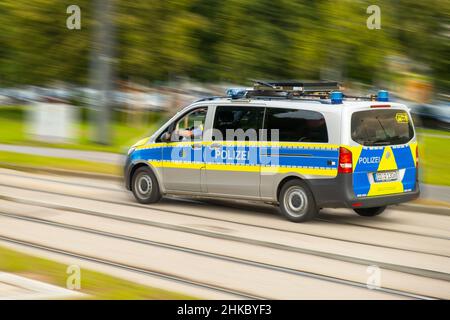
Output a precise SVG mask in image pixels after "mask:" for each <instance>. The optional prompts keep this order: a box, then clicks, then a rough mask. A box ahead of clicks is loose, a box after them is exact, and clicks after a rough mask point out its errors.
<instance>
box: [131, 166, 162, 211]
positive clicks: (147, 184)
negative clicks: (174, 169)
mask: <svg viewBox="0 0 450 320" xmlns="http://www.w3.org/2000/svg"><path fill="white" fill-rule="evenodd" d="M132 191H133V194H134V197H135V198H136V200H137V201H138V202H140V203H144V204H148V203H155V202H158V201H159V200H160V199H161V192H160V191H159V185H158V181H157V180H156V177H155V174H154V173H153V172H152V170H150V168H147V167H142V168H139V169H137V170H136V172H135V173H134V175H133V180H132Z"/></svg>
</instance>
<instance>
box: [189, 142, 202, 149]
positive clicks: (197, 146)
mask: <svg viewBox="0 0 450 320" xmlns="http://www.w3.org/2000/svg"><path fill="white" fill-rule="evenodd" d="M191 147H192V149H201V148H202V144H201V143H194V144H192V145H191Z"/></svg>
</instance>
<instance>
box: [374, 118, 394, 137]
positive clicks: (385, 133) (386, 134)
mask: <svg viewBox="0 0 450 320" xmlns="http://www.w3.org/2000/svg"><path fill="white" fill-rule="evenodd" d="M375 119H377V121H378V123H379V124H380V127H381V128H382V129H383V131H384V135H385V136H386V138H388V139H390V138H391V137H390V136H389V134H388V133H387V131H386V129H385V128H384V127H383V125H382V124H381V121H380V119H379V118H378V117H375Z"/></svg>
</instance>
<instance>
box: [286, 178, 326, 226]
mask: <svg viewBox="0 0 450 320" xmlns="http://www.w3.org/2000/svg"><path fill="white" fill-rule="evenodd" d="M279 203H280V210H281V213H282V214H283V215H284V216H285V217H286V218H287V219H289V220H290V221H293V222H304V221H308V220H311V219H314V217H315V216H316V215H317V212H318V210H317V206H316V202H315V200H314V197H313V195H312V192H311V190H309V188H308V186H307V185H306V184H305V183H304V182H303V181H300V180H291V181H288V182H286V183H285V184H284V185H283V187H282V188H281V192H280V198H279Z"/></svg>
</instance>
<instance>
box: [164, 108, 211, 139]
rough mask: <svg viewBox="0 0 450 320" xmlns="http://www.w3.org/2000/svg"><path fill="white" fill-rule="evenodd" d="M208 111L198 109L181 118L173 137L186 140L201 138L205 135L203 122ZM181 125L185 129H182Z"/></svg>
mask: <svg viewBox="0 0 450 320" xmlns="http://www.w3.org/2000/svg"><path fill="white" fill-rule="evenodd" d="M206 112H207V109H200V110H196V111H195V112H193V113H191V114H189V115H187V116H186V117H184V118H183V119H181V120H180V121H179V122H178V124H177V128H176V129H175V131H174V132H173V134H172V139H173V138H174V139H175V140H178V141H186V140H189V139H192V140H200V139H201V138H202V137H203V130H204V128H203V124H204V122H205V118H206ZM181 125H182V126H183V127H184V128H185V129H180V126H181Z"/></svg>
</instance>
